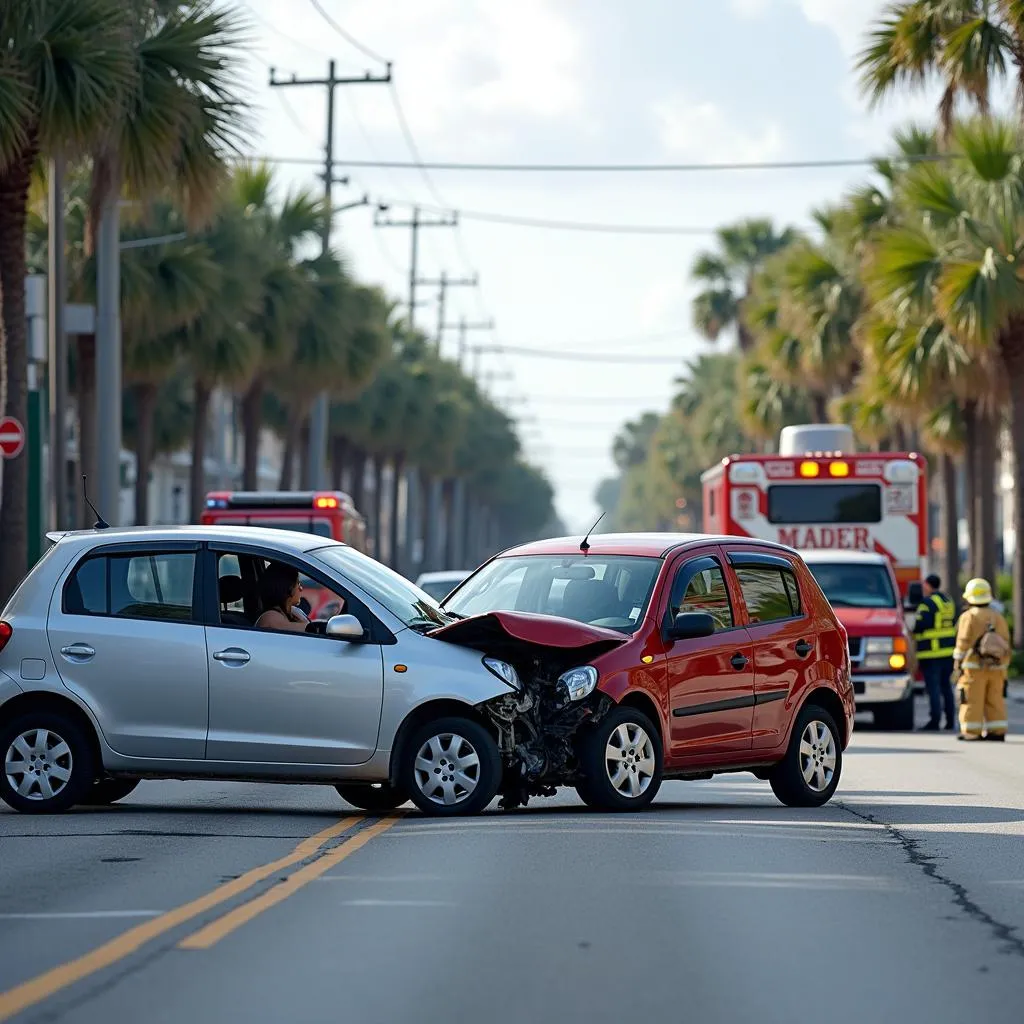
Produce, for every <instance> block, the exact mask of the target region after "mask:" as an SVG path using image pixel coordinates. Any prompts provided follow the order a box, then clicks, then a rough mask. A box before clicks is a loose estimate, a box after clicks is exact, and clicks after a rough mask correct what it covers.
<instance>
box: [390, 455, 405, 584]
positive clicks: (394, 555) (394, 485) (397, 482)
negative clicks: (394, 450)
mask: <svg viewBox="0 0 1024 1024" xmlns="http://www.w3.org/2000/svg"><path fill="white" fill-rule="evenodd" d="M391 473H392V481H391V521H390V522H389V523H388V527H389V530H388V532H389V534H390V538H389V540H388V549H389V553H390V561H389V562H388V564H389V565H390V566H391V568H392V569H394V570H396V571H398V570H399V565H400V563H401V561H402V556H401V551H402V548H401V535H402V531H401V529H400V525H401V524H400V523H399V519H398V507H399V501H400V498H401V493H402V482H403V479H404V477H405V455H404V454H403V453H402V452H399V453H398V454H397V455H396V456H395V457H394V458H393V459H392V460H391Z"/></svg>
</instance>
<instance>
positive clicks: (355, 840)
mask: <svg viewBox="0 0 1024 1024" xmlns="http://www.w3.org/2000/svg"><path fill="white" fill-rule="evenodd" d="M400 817H401V812H399V813H398V815H396V816H395V817H391V818H381V819H380V820H379V821H377V822H376V823H375V824H373V825H370V826H369V827H368V828H363V829H360V830H359V831H358V832H356V833H355V835H352V836H350V837H349V838H348V839H346V840H345V841H344V842H343V843H341V844H340V845H339V846H336V847H334V848H332V849H329V850H328V851H327V852H322V850H323V847H324V846H325V844H327V843H329V842H330V841H331V840H332V839H336V838H338V836H340V835H342V834H343V833H345V832H347V831H348V830H349V829H350V828H353V827H354V826H355V825H358V824H359V823H360V822H361V821H364V820H365V819H364V818H363V817H361V816H355V817H351V818H343V819H342V820H341V821H339V822H337V823H336V824H334V825H331V826H330V828H325V829H324V830H323V831H322V832H317V834H316V835H314V836H310V837H309V838H308V839H304V840H303V841H302V842H301V843H299V845H298V846H296V847H295V849H294V850H292V852H291V853H289V854H287V855H286V856H284V857H280V858H278V859H277V860H275V861H271V862H270V863H269V864H263V865H261V866H260V867H256V868H252V870H250V871H247V872H245V874H244V875H239V876H238V878H234V879H232V880H231V881H230V882H225V883H224V884H223V885H219V886H218V887H217V888H216V889H213V890H212V891H211V892H208V893H206V895H204V896H200V897H198V898H197V899H194V900H192V901H191V902H189V903H185V904H183V905H182V906H180V907H175V909H174V910H169V911H167V913H165V914H161V915H160V916H159V917H154V918H153V919H152V920H150V921H146V922H144V923H143V924H139V925H136V926H135V927H134V928H130V929H129V930H128V931H126V932H124V933H122V934H121V935H118V936H117V937H116V938H113V939H111V940H110V941H109V942H105V943H104V944H103V945H102V946H98V947H97V948H96V949H94V950H92V951H91V952H89V953H86V954H85V955H84V956H80V957H78V958H77V959H76V960H70V961H68V962H67V963H66V964H61V965H60V966H58V967H54V968H52V969H51V970H49V971H45V972H44V973H42V974H39V975H37V976H36V977H35V978H31V979H30V980H29V981H26V982H23V983H22V984H20V985H16V986H15V987H14V988H11V989H8V990H7V991H6V992H0V1021H5V1020H7V1019H8V1018H10V1017H13V1016H14V1015H15V1014H16V1013H21V1011H22V1010H26V1009H28V1008H29V1007H30V1006H35V1005H36V1003H40V1002H42V1001H43V1000H44V999H48V998H49V997H50V996H52V995H54V994H56V993H57V992H59V991H60V990H61V989H64V988H67V986H68V985H73V984H74V983H75V982H77V981H81V980H82V979H83V978H87V977H89V975H91V974H95V973H96V972H97V971H102V970H104V969H105V968H107V967H110V966H111V965H112V964H115V963H117V962H118V961H120V960H123V959H124V958H125V957H127V956H130V955H131V954H132V953H135V952H136V951H138V950H139V949H141V948H142V947H143V946H144V945H145V944H146V943H148V942H152V941H153V939H156V938H158V937H159V936H161V935H164V934H166V933H167V932H169V931H171V930H172V929H174V928H177V927H179V926H180V925H183V924H185V923H186V922H188V921H191V920H192V919H193V918H196V917H198V916H199V915H201V914H204V913H206V912H207V911H209V910H212V909H213V908H214V907H217V906H220V905H221V904H223V903H226V902H228V901H229V900H232V899H234V898H235V897H236V896H240V895H241V894H242V893H244V892H245V891H246V890H248V889H251V888H252V887H253V886H254V885H257V884H258V883H260V882H263V881H265V880H266V879H267V878H270V877H271V876H272V875H275V874H277V873H278V872H280V871H283V870H285V869H286V868H290V867H292V866H293V865H295V864H299V863H301V862H302V861H304V860H309V858H310V857H316V858H317V859H316V860H313V861H311V862H310V863H309V864H306V865H304V866H303V867H301V868H299V870H298V871H295V872H293V873H292V874H290V875H289V876H288V877H287V878H285V879H284V880H283V881H281V882H279V883H278V884H277V885H275V886H274V887H273V888H271V889H268V890H267V891H266V892H265V893H263V894H262V895H260V896H257V897H256V898H255V899H253V900H250V901H249V902H247V903H243V904H241V905H240V906H238V907H236V908H235V909H234V910H231V911H229V912H228V913H227V914H225V915H224V916H223V917H219V918H217V919H215V920H214V921H211V922H210V923H209V924H207V925H205V926H204V927H202V928H200V929H199V930H198V931H197V932H193V934H191V935H189V936H188V937H187V938H185V939H183V940H182V941H181V942H179V943H178V948H179V949H209V948H210V947H211V946H213V945H214V944H215V943H217V942H219V941H220V940H221V939H223V938H224V937H225V936H226V935H229V934H230V933H231V932H233V931H234V930H235V929H236V928H240V927H241V926H242V925H243V924H245V923H246V922H247V921H251V920H252V919H253V918H254V917H256V916H257V915H258V914H261V913H262V912H263V911H264V910H267V909H269V908H270V907H272V906H275V905H276V904H278V903H280V902H281V901H282V900H286V899H287V898H288V897H289V896H291V895H292V894H293V893H295V892H297V891H298V890H299V889H301V888H302V887H303V886H304V885H306V884H307V883H309V882H312V881H313V880H314V879H315V878H319V877H320V876H321V875H323V874H325V873H326V872H327V871H330V869H331V868H333V867H334V866H335V865H336V864H339V863H340V862H341V861H343V860H344V859H345V858H346V857H348V856H349V855H350V854H353V853H355V852H356V850H358V849H361V848H362V847H363V846H365V845H366V844H367V843H368V842H369V841H370V840H371V839H373V838H374V837H375V836H378V835H380V834H381V833H382V832H386V831H387V830H388V829H389V828H391V827H392V826H394V825H396V824H397V823H398V821H399V818H400ZM318 854H320V856H317V855H318Z"/></svg>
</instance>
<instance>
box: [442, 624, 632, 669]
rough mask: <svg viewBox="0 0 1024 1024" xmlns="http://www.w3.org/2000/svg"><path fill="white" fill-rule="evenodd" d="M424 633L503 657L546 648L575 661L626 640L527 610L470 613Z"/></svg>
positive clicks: (583, 625) (619, 644)
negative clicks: (569, 655)
mask: <svg viewBox="0 0 1024 1024" xmlns="http://www.w3.org/2000/svg"><path fill="white" fill-rule="evenodd" d="M428 635H429V636H432V637H434V638H435V639H437V640H444V641H446V642H447V643H450V644H458V645H459V646H460V647H471V648H473V649H474V650H477V651H481V652H483V653H484V654H490V655H492V656H493V657H496V658H502V659H505V660H514V658H515V656H516V654H520V655H522V654H523V653H525V652H526V650H527V649H529V648H534V649H536V648H546V649H548V650H558V651H564V652H572V654H573V656H574V659H575V660H576V661H577V662H579V663H583V662H588V661H590V660H591V659H592V658H596V657H597V656H598V655H600V654H604V653H605V652H606V651H610V650H612V649H613V648H615V647H619V646H621V645H622V644H624V643H627V642H628V640H629V637H628V636H624V635H623V634H622V633H618V632H616V631H615V630H614V629H605V628H604V627H602V626H589V625H587V624H586V623H583V622H575V621H573V620H572V619H563V618H559V617H558V616H556V615H533V614H530V613H529V612H488V613H487V614H486V615H474V616H472V617H471V618H468V619H459V620H458V621H457V622H453V623H452V624H451V625H448V626H442V627H441V628H440V629H435V630H432V631H431V632H430V633H429V634H428Z"/></svg>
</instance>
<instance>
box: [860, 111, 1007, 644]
mask: <svg viewBox="0 0 1024 1024" xmlns="http://www.w3.org/2000/svg"><path fill="white" fill-rule="evenodd" d="M955 142H956V147H957V153H958V155H960V156H961V157H962V158H963V159H959V160H957V161H955V162H952V163H951V164H950V165H948V166H946V165H942V166H939V165H934V164H932V165H923V166H918V167H915V168H914V169H913V170H911V171H910V172H908V174H907V175H906V177H905V179H904V181H903V183H902V185H901V187H900V197H899V201H900V202H901V204H902V207H903V209H904V211H905V214H904V215H905V226H901V227H893V228H889V229H886V230H885V231H883V232H881V233H880V236H879V242H878V247H877V253H876V256H875V258H874V260H873V263H872V266H871V269H870V275H869V284H870V286H871V288H872V290H873V292H874V295H875V297H876V299H877V300H878V302H879V303H880V304H881V305H882V306H883V308H885V309H887V310H889V311H891V312H893V313H894V314H895V315H898V314H899V312H900V311H904V312H906V311H907V310H913V311H916V312H919V314H920V316H921V317H922V318H927V316H928V315H929V314H930V313H933V314H934V315H935V316H936V317H938V318H939V319H940V320H941V323H942V325H943V327H944V328H945V329H946V330H947V331H948V332H949V333H950V334H951V335H952V336H953V337H955V338H956V339H958V340H959V341H960V342H962V343H963V344H964V345H965V346H966V348H967V350H968V352H970V353H971V355H972V357H973V359H974V361H976V362H977V363H978V364H979V366H980V369H981V372H984V370H985V369H986V364H987V365H988V366H991V367H994V368H995V372H994V373H986V374H985V381H986V383H988V384H991V383H1000V382H1002V383H1005V386H1006V388H1007V389H1008V392H1009V405H1010V437H1011V442H1012V448H1013V455H1014V459H1015V464H1016V465H1017V466H1021V465H1024V275H1022V272H1021V269H1020V268H1021V260H1022V259H1024V176H1022V172H1021V169H1020V164H1019V160H1018V158H1017V155H1016V154H1017V153H1018V152H1019V151H1020V150H1021V148H1022V146H1024V138H1022V136H1021V132H1020V130H1019V129H1017V128H1016V127H1015V126H1012V125H1010V124H1007V123H1002V122H991V121H980V122H977V123H971V124H968V125H964V126H961V127H960V128H959V129H958V130H957V131H956V132H955ZM978 394H979V392H978V390H976V389H973V394H972V395H971V396H969V397H974V398H977V396H978ZM990 408H991V403H990ZM968 411H973V410H972V409H971V407H970V406H968ZM980 412H981V413H982V414H983V418H982V423H983V424H984V423H985V421H986V419H988V420H991V412H990V411H988V410H986V409H985V408H984V407H982V409H981V410H980ZM968 429H969V425H968ZM983 429H988V428H987V427H984V428H983ZM989 440H991V441H994V437H992V438H990V439H989ZM995 452H996V446H995V444H991V445H990V446H989V447H988V449H987V452H986V456H985V457H984V458H981V459H979V460H977V461H978V467H979V469H981V470H983V471H982V472H980V473H979V478H978V480H977V482H976V483H977V487H976V493H980V494H981V495H983V496H984V495H985V494H987V492H988V490H989V486H988V485H989V483H990V482H993V483H994V481H991V479H990V476H989V471H988V470H987V469H986V468H985V467H987V466H989V465H992V464H993V463H994V461H995ZM993 489H994V488H993ZM981 500H984V498H982V499H981ZM1013 511H1014V516H1013V518H1014V529H1015V530H1016V535H1017V537H1018V538H1021V537H1024V488H1021V487H1019V486H1018V487H1016V488H1015V489H1014V510H1013ZM985 518H986V520H987V518H988V517H987V516H986V517H985ZM984 529H985V527H983V530H984ZM987 536H988V535H987V533H985V532H983V533H982V538H981V539H982V542H983V544H982V556H983V558H984V560H985V561H986V562H987V561H988V557H989V556H988V553H987V551H986V547H987V546H988V541H987ZM1014 613H1015V622H1017V623H1021V622H1024V543H1020V542H1018V544H1017V547H1016V551H1015V555H1014ZM1015 642H1016V644H1017V646H1018V647H1020V646H1021V645H1024V629H1021V628H1019V627H1018V628H1017V630H1016V640H1015Z"/></svg>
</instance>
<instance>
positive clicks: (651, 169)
mask: <svg viewBox="0 0 1024 1024" xmlns="http://www.w3.org/2000/svg"><path fill="white" fill-rule="evenodd" d="M264 159H266V160H268V161H270V162H276V161H277V158H275V157H265V158H264ZM960 159H963V156H962V154H959V153H928V154H920V155H912V156H899V157H886V156H881V157H879V156H864V157H846V158H837V159H822V160H763V161H750V162H747V163H740V162H736V163H704V164H696V163H688V164H667V163H666V164H656V163H646V164H641V163H637V164H597V163H594V164H527V163H522V164H502V163H473V162H459V161H454V160H413V161H408V160H346V161H339V163H344V164H345V165H346V166H348V167H377V168H381V167H389V168H393V169H396V170H406V171H488V172H500V173H511V174H515V173H524V174H534V173H544V174H658V173H671V174H689V173H699V172H701V171H795V170H822V169H828V168H845V167H873V166H875V165H876V164H877V163H879V162H888V163H892V164H896V165H899V164H913V163H941V162H945V161H948V160H960ZM289 160H293V161H294V160H295V158H289V157H285V158H283V159H281V161H280V162H288V161H289Z"/></svg>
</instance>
